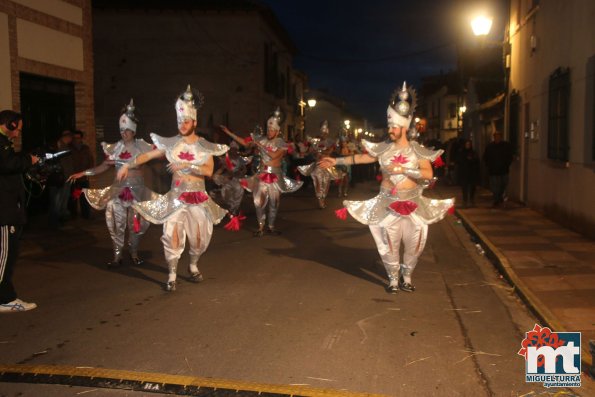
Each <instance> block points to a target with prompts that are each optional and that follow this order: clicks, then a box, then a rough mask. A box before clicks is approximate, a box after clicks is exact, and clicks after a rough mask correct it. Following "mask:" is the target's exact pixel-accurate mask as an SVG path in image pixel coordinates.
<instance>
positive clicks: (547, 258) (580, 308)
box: [436, 186, 595, 376]
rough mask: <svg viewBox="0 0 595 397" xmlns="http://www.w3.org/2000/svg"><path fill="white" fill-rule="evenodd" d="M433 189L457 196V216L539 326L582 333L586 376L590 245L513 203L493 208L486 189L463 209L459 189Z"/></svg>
mask: <svg viewBox="0 0 595 397" xmlns="http://www.w3.org/2000/svg"><path fill="white" fill-rule="evenodd" d="M436 190H437V193H439V194H440V196H444V197H447V196H448V197H456V198H457V208H456V215H457V216H458V217H459V218H460V219H461V221H462V223H463V225H464V226H465V228H466V229H467V230H468V231H469V233H470V234H471V235H472V236H474V237H475V238H476V239H477V241H478V243H480V244H481V246H482V248H483V249H484V250H485V253H486V255H487V257H488V258H489V259H490V260H491V261H492V262H493V263H494V264H495V265H496V266H497V267H498V269H499V270H500V271H501V273H502V274H503V275H504V277H506V279H507V280H508V281H509V282H510V283H511V284H512V286H513V287H514V288H515V289H516V292H517V293H518V294H519V296H520V297H521V298H522V299H523V300H524V301H525V302H526V303H527V304H528V305H529V307H530V308H531V309H532V310H533V311H534V312H535V314H536V315H537V316H538V317H539V318H540V319H541V320H542V324H540V325H542V326H546V325H547V326H549V327H550V328H551V329H552V330H555V331H572V332H576V331H580V332H581V333H582V335H581V337H582V338H581V345H582V361H583V368H582V370H583V371H585V372H589V368H590V367H591V366H592V356H591V353H590V352H589V341H590V340H595V241H592V240H590V239H587V238H586V237H583V236H582V235H580V234H578V233H575V232H573V231H571V230H569V229H566V228H565V227H563V226H560V225H559V224H557V223H555V222H553V221H551V220H549V219H548V218H546V217H545V216H544V215H542V214H541V213H539V212H537V211H534V210H532V209H530V208H527V207H524V206H521V205H520V204H518V203H513V202H510V201H508V202H507V203H506V207H505V208H503V209H493V208H491V193H490V192H489V191H487V190H486V189H482V188H480V189H478V191H477V195H476V204H477V205H476V207H473V208H466V209H463V208H460V207H459V205H458V203H461V202H462V200H461V190H460V188H459V187H458V186H439V187H437V188H436ZM527 331H529V330H527ZM591 375H592V376H595V374H593V373H592V374H591Z"/></svg>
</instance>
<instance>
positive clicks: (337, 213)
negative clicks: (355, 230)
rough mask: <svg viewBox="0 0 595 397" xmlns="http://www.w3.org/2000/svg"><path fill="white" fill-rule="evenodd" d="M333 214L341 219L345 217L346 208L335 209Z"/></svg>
mask: <svg viewBox="0 0 595 397" xmlns="http://www.w3.org/2000/svg"><path fill="white" fill-rule="evenodd" d="M335 216H336V217H337V218H339V219H341V220H342V221H344V220H346V219H347V208H345V207H343V208H341V209H338V210H335Z"/></svg>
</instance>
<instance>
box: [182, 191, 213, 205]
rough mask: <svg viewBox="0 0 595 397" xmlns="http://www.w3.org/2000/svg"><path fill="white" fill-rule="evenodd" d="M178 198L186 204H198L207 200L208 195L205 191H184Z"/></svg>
mask: <svg viewBox="0 0 595 397" xmlns="http://www.w3.org/2000/svg"><path fill="white" fill-rule="evenodd" d="M178 199H179V200H181V201H183V202H185V203H186V204H200V203H204V202H205V201H207V200H208V199H209V196H208V195H207V194H206V193H205V192H184V193H182V194H180V196H179V197H178Z"/></svg>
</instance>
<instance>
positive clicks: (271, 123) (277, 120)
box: [267, 106, 283, 131]
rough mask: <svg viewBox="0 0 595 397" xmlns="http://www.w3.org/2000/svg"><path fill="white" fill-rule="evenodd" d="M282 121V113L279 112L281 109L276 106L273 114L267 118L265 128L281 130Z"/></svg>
mask: <svg viewBox="0 0 595 397" xmlns="http://www.w3.org/2000/svg"><path fill="white" fill-rule="evenodd" d="M282 123H283V114H282V113H281V109H280V108H279V106H277V109H275V111H274V112H273V114H272V115H271V116H270V117H269V119H268V120H267V128H270V129H272V130H275V131H280V130H281V124H282Z"/></svg>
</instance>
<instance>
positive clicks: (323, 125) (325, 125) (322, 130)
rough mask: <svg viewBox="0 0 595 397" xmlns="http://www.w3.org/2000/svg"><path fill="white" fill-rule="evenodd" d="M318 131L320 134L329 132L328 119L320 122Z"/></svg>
mask: <svg viewBox="0 0 595 397" xmlns="http://www.w3.org/2000/svg"><path fill="white" fill-rule="evenodd" d="M320 133H321V134H328V133H329V129H328V120H324V121H323V122H322V123H320Z"/></svg>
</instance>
